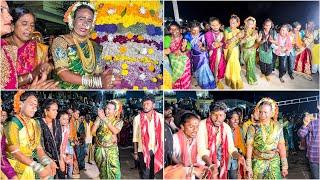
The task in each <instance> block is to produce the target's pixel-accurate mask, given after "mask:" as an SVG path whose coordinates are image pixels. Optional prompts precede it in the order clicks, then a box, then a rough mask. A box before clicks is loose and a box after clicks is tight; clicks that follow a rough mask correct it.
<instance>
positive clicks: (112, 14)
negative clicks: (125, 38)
mask: <svg viewBox="0 0 320 180" xmlns="http://www.w3.org/2000/svg"><path fill="white" fill-rule="evenodd" d="M94 4H95V7H96V9H97V14H98V17H97V21H96V24H98V25H99V24H100V25H101V24H123V26H124V27H126V28H127V27H129V26H132V25H135V24H137V23H144V24H147V25H155V26H158V27H159V26H162V21H163V20H162V17H159V12H160V10H161V3H160V2H159V1H150V2H149V1H146V2H135V1H132V2H130V1H119V2H112V3H111V2H109V1H106V2H104V3H102V2H99V1H97V2H94ZM142 10H143V11H142ZM141 12H143V13H141Z"/></svg>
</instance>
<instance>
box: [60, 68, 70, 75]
mask: <svg viewBox="0 0 320 180" xmlns="http://www.w3.org/2000/svg"><path fill="white" fill-rule="evenodd" d="M67 70H68V69H67V68H62V69H59V70H58V71H57V75H59V74H60V73H62V72H63V71H67Z"/></svg>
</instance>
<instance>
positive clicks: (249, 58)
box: [240, 16, 258, 85]
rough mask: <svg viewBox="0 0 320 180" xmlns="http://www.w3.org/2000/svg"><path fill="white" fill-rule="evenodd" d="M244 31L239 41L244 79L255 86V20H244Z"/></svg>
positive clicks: (256, 35) (250, 18)
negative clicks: (244, 71) (244, 72)
mask: <svg viewBox="0 0 320 180" xmlns="http://www.w3.org/2000/svg"><path fill="white" fill-rule="evenodd" d="M244 24H245V29H244V37H243V38H242V39H241V42H240V44H241V47H242V50H243V60H244V62H245V64H246V70H247V71H246V77H247V81H248V84H251V85H253V84H256V83H257V77H256V47H255V43H256V41H257V39H258V32H257V31H256V30H255V27H256V19H255V18H253V17H251V16H250V17H248V18H247V19H245V20H244Z"/></svg>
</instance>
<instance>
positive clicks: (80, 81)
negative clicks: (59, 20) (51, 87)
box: [52, 2, 119, 89]
mask: <svg viewBox="0 0 320 180" xmlns="http://www.w3.org/2000/svg"><path fill="white" fill-rule="evenodd" d="M95 20H96V11H95V8H94V6H93V5H91V4H90V3H86V2H75V3H74V4H73V5H72V6H71V7H69V9H68V11H67V12H66V13H65V19H64V21H65V22H68V25H69V29H70V30H71V32H70V34H66V35H61V36H59V37H57V38H56V39H54V41H53V44H52V55H53V61H54V66H55V70H56V73H57V75H58V77H56V78H57V80H58V81H59V86H60V88H62V89H102V88H103V89H112V88H113V87H114V86H116V84H117V83H118V81H119V78H115V77H114V76H113V74H112V71H111V70H105V63H104V61H103V60H102V58H101V52H102V46H100V45H98V44H97V43H95V42H94V41H91V40H90V39H89V35H90V32H91V31H92V30H93V29H94V23H95Z"/></svg>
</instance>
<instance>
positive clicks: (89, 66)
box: [71, 33, 96, 74]
mask: <svg viewBox="0 0 320 180" xmlns="http://www.w3.org/2000/svg"><path fill="white" fill-rule="evenodd" d="M71 35H72V39H73V41H74V43H75V45H76V47H77V50H78V55H79V58H80V60H81V63H82V67H83V70H85V71H86V72H88V73H89V74H92V73H93V71H94V70H95V67H96V57H95V54H94V48H93V45H92V43H91V41H90V40H89V38H86V40H87V44H88V50H89V57H88V58H86V56H85V55H84V54H83V51H82V49H81V47H80V45H79V43H78V40H77V37H75V35H73V33H71Z"/></svg>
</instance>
